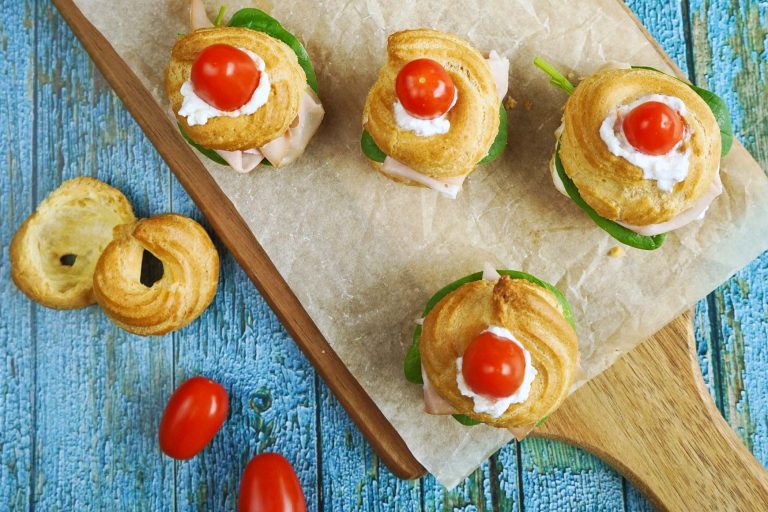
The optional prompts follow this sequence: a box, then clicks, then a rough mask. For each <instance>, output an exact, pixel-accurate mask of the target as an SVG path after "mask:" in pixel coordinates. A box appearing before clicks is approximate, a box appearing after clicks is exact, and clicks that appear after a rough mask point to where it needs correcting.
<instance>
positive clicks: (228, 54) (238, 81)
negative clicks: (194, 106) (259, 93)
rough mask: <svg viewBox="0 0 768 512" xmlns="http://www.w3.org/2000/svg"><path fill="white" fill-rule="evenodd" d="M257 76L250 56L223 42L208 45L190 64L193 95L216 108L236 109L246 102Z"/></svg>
mask: <svg viewBox="0 0 768 512" xmlns="http://www.w3.org/2000/svg"><path fill="white" fill-rule="evenodd" d="M260 79H261V73H260V72H259V68H257V67H256V63H255V62H253V59H251V57H250V56H249V55H248V54H247V53H245V52H244V51H242V50H239V49H237V48H235V47H234V46H229V45H227V44H214V45H211V46H209V47H208V48H206V49H205V50H203V51H202V52H200V55H198V56H197V59H195V62H194V64H192V88H193V89H194V90H195V94H197V95H198V96H200V97H201V98H202V99H203V100H204V101H205V102H206V103H208V104H209V105H212V106H214V107H216V108H217V109H219V110H224V111H228V110H237V109H238V108H240V107H242V106H243V105H245V104H246V103H248V100H249V99H251V96H253V91H255V90H256V87H258V85H259V80H260Z"/></svg>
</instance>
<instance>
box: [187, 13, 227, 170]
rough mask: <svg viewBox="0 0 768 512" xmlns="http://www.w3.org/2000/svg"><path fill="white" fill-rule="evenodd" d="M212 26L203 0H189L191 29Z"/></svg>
mask: <svg viewBox="0 0 768 512" xmlns="http://www.w3.org/2000/svg"><path fill="white" fill-rule="evenodd" d="M212 26H213V22H212V21H211V19H210V18H209V17H208V15H207V14H206V13H205V5H203V1H202V0H189V29H190V30H192V31H195V30H197V29H199V28H211V27H212ZM222 158H223V157H222Z"/></svg>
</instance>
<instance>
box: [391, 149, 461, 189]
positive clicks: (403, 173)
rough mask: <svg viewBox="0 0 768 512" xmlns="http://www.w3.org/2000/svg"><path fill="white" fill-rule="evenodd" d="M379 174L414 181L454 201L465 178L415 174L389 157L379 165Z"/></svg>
mask: <svg viewBox="0 0 768 512" xmlns="http://www.w3.org/2000/svg"><path fill="white" fill-rule="evenodd" d="M381 172H383V173H384V174H388V175H389V176H393V177H396V178H403V179H406V180H411V181H415V182H416V183H420V184H421V185H424V186H425V187H428V188H431V189H432V190H436V191H437V192H440V193H441V194H443V195H444V196H446V197H450V198H451V199H456V196H457V195H459V192H460V191H461V185H462V184H463V183H464V180H465V179H466V178H467V175H466V174H463V175H461V176H451V177H449V178H433V177H432V176H427V175H425V174H422V173H420V172H416V171H414V170H413V169H411V168H410V167H408V166H407V165H404V164H402V163H400V162H398V161H397V160H395V159H394V158H392V157H391V156H388V157H386V158H385V159H384V163H383V164H381Z"/></svg>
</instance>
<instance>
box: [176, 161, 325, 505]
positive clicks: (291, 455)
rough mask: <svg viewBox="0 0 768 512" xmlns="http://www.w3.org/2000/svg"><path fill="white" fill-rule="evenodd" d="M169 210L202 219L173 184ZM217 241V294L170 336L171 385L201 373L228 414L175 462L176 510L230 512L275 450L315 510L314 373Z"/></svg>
mask: <svg viewBox="0 0 768 512" xmlns="http://www.w3.org/2000/svg"><path fill="white" fill-rule="evenodd" d="M162 169H163V171H162V172H163V173H166V172H170V171H168V170H167V169H166V168H165V166H163V167H162ZM171 210H173V211H175V212H178V213H182V214H184V215H188V216H190V217H193V218H195V219H196V220H198V221H202V219H201V218H200V213H199V212H198V210H197V208H196V207H195V206H194V204H193V203H192V201H191V200H190V199H189V197H188V196H187V194H186V192H184V190H183V189H182V188H181V186H180V185H179V184H178V182H176V180H173V184H172V205H171ZM208 231H209V232H210V229H209V230H208ZM214 242H215V243H216V244H217V248H218V249H219V253H220V254H221V269H220V277H219V289H218V291H217V294H216V298H215V299H214V302H213V303H212V304H211V306H210V307H209V308H208V309H207V310H206V311H205V313H203V315H202V316H201V317H200V318H199V319H198V320H197V321H195V322H193V323H192V324H190V325H189V326H188V327H186V328H185V329H182V330H181V331H179V332H177V333H174V335H173V344H174V347H175V349H174V367H175V372H174V380H175V383H176V384H177V385H178V383H181V382H182V381H183V380H185V379H187V378H189V377H192V376H194V375H205V376H207V377H210V378H212V379H214V380H216V381H218V382H220V383H221V384H222V385H223V386H224V387H225V388H226V389H227V392H228V394H229V399H230V413H229V415H228V417H227V420H226V422H225V424H224V426H223V427H222V430H221V431H220V432H219V434H218V435H217V436H216V437H215V438H214V440H213V442H212V443H211V445H210V446H209V447H208V448H206V449H205V450H204V451H203V452H202V453H201V454H200V455H198V456H196V457H195V458H193V459H191V460H189V461H184V462H178V463H176V508H177V510H200V511H205V510H234V509H235V508H236V504H237V490H238V486H239V484H240V475H241V473H242V471H243V470H244V469H245V465H246V464H247V463H248V461H249V460H250V458H251V457H253V456H254V455H256V454H258V453H262V452H265V451H276V452H279V453H281V454H283V455H284V456H285V457H287V458H288V460H290V461H291V463H292V464H293V466H294V468H295V469H296V472H297V474H298V476H299V480H300V481H301V484H302V488H303V489H304V492H305V497H306V499H307V505H308V509H309V510H317V506H318V503H317V496H318V493H317V487H318V482H317V478H318V476H317V473H318V465H317V461H318V446H317V443H318V442H317V436H316V431H317V424H316V415H315V412H316V392H317V391H316V378H315V371H314V369H313V368H312V366H311V365H310V364H309V363H308V362H307V360H306V359H305V358H304V356H303V355H302V354H301V352H300V351H299V349H298V347H297V346H296V344H295V343H294V342H293V340H292V339H291V338H290V336H289V335H288V334H287V333H286V332H285V329H284V328H283V327H282V325H280V322H279V321H278V320H277V318H276V317H275V315H274V313H273V312H272V311H271V310H270V309H269V306H267V304H266V303H265V302H264V300H263V299H262V298H261V296H260V295H259V293H258V292H257V291H256V289H255V288H254V287H253V285H252V284H251V282H250V281H249V280H248V278H247V277H246V275H245V274H244V272H243V271H242V270H241V269H240V267H239V266H238V265H237V263H236V262H235V261H234V259H233V258H232V256H231V255H230V254H229V253H228V252H226V249H224V248H223V246H222V245H221V244H220V243H219V242H218V240H216V239H215V237H214Z"/></svg>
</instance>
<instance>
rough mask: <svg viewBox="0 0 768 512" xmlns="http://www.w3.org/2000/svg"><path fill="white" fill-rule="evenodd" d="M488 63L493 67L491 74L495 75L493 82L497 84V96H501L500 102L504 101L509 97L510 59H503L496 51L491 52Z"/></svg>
mask: <svg viewBox="0 0 768 512" xmlns="http://www.w3.org/2000/svg"><path fill="white" fill-rule="evenodd" d="M486 62H488V65H489V66H490V67H491V74H492V75H493V81H494V82H495V83H496V94H497V95H498V96H499V101H504V96H506V95H507V89H509V59H505V58H502V56H501V55H499V54H498V53H496V50H491V53H489V54H488V59H486Z"/></svg>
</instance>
